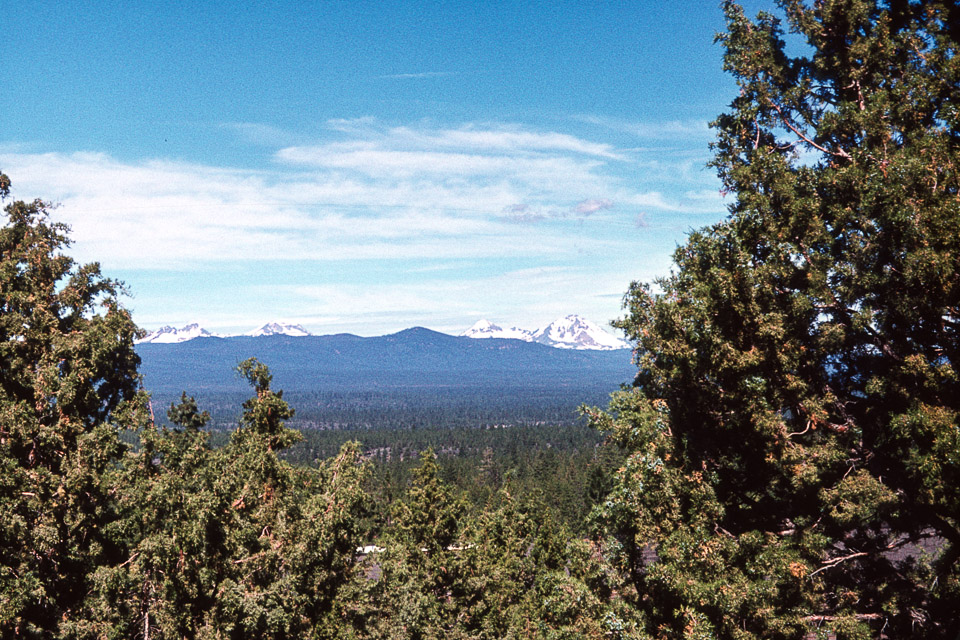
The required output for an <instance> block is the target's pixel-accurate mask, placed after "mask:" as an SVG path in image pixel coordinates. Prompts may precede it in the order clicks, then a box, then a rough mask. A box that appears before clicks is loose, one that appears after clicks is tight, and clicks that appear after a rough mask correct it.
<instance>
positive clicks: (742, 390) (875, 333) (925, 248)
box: [594, 0, 960, 638]
mask: <svg viewBox="0 0 960 640" xmlns="http://www.w3.org/2000/svg"><path fill="white" fill-rule="evenodd" d="M779 4H780V5H781V8H782V10H783V11H784V13H785V14H786V17H787V20H788V23H789V28H790V30H791V31H792V32H793V33H794V34H796V37H797V38H800V39H802V40H803V41H804V42H805V43H806V48H803V47H802V46H801V47H800V48H799V49H798V52H797V54H796V55H791V54H790V53H789V52H788V47H787V46H786V44H785V42H784V34H783V32H782V31H781V24H780V21H779V20H778V19H777V18H775V17H773V16H771V15H768V14H761V15H760V16H759V17H758V18H757V19H756V20H755V21H751V20H749V19H747V18H746V17H745V16H744V14H743V12H742V10H741V9H740V7H738V6H737V5H735V4H733V3H732V2H727V3H725V5H724V8H725V11H726V14H727V21H728V30H727V33H725V34H723V35H722V36H720V37H719V40H720V42H721V43H722V44H723V46H724V47H725V49H726V56H725V68H726V70H727V71H729V72H731V73H732V74H733V75H734V77H735V78H736V79H737V82H738V84H739V87H740V93H739V95H738V96H737V98H736V99H735V100H734V101H733V103H732V105H731V110H730V112H729V113H727V114H724V115H722V116H721V117H720V118H719V119H718V120H717V122H716V123H715V127H716V129H717V132H718V137H717V142H716V143H715V144H714V151H715V159H714V163H713V164H714V166H715V167H716V168H717V170H718V173H719V175H720V177H721V179H722V180H723V184H724V188H725V190H726V191H727V192H729V193H730V194H733V196H734V198H733V201H732V204H731V205H730V217H729V219H728V220H726V221H725V222H723V223H720V224H718V225H716V226H714V227H711V228H709V229H706V230H703V231H699V232H696V233H693V234H691V236H690V238H689V240H688V242H687V243H686V245H684V246H683V247H681V248H680V249H678V250H677V252H676V254H675V256H674V259H675V262H676V270H675V272H674V273H673V274H672V275H671V276H670V277H669V278H665V279H663V280H660V281H658V282H657V288H656V290H654V289H652V288H650V287H648V286H644V285H639V284H634V285H633V286H632V287H631V290H630V291H629V293H628V294H627V297H626V307H627V309H628V311H629V315H628V317H627V318H626V319H625V320H623V321H621V323H620V326H621V327H622V328H623V329H625V330H626V331H627V333H628V335H629V336H630V337H631V338H632V339H634V340H635V341H636V343H637V347H638V348H637V364H638V366H639V372H638V375H637V379H636V389H635V390H633V391H629V392H624V393H621V394H620V395H619V396H618V397H617V398H616V399H615V400H614V402H613V404H612V405H611V409H610V411H611V414H610V415H599V414H597V415H595V416H594V420H595V422H596V423H597V425H598V426H600V427H601V428H606V429H611V430H613V432H614V434H615V435H614V437H615V438H616V439H617V440H618V441H619V442H621V443H622V444H623V445H625V446H626V447H628V448H629V449H630V450H631V451H632V452H633V453H632V455H631V456H630V458H629V459H628V461H627V463H626V464H625V465H624V466H623V467H622V468H621V470H620V472H619V474H618V481H617V484H616V487H615V489H614V490H613V492H612V493H611V495H610V496H609V498H608V500H607V501H606V502H605V503H604V504H602V505H601V507H600V508H599V509H598V511H597V519H598V522H599V523H601V524H602V525H603V527H604V529H605V531H606V533H607V534H608V535H609V540H608V546H607V548H608V549H609V550H610V554H611V558H612V560H613V561H614V562H615V563H616V564H617V566H618V567H620V569H621V570H622V571H623V573H624V575H626V576H628V577H629V581H630V582H631V583H632V590H631V591H629V592H625V594H626V595H627V596H628V597H632V598H635V602H634V606H635V607H636V608H637V609H638V610H640V611H642V613H643V616H644V619H645V620H646V625H647V627H646V629H647V632H648V633H649V634H650V635H652V636H657V637H676V638H680V637H718V638H760V637H763V638H802V637H804V636H805V634H807V633H808V632H809V631H810V630H811V629H812V628H813V627H817V628H819V629H820V630H821V631H824V632H826V631H827V630H829V629H832V630H833V632H835V633H837V634H838V635H839V636H840V637H850V638H852V637H875V635H876V634H877V633H880V630H881V629H883V633H886V634H889V635H890V637H905V636H908V635H911V634H916V633H922V634H923V635H924V637H929V638H935V637H943V638H947V637H949V638H952V637H954V636H955V635H956V634H957V633H958V631H960V616H958V614H957V612H956V609H955V603H956V602H957V601H958V598H960V565H958V562H957V560H958V557H960V493H958V486H960V485H958V484H957V482H956V479H957V475H958V473H960V449H958V445H960V440H958V435H957V434H958V411H960V405H958V402H960V393H958V392H960V388H958V378H957V371H956V365H957V361H958V357H960V340H958V333H957V327H958V326H960V325H958V324H957V323H958V322H960V312H958V310H960V275H958V274H960V269H958V267H960V231H958V230H960V226H958V222H960V200H958V189H960V174H958V160H960V127H958V125H960V111H958V109H957V105H958V104H960V57H958V55H957V54H958V41H957V39H956V31H957V25H958V22H960V10H958V9H957V7H956V6H955V4H954V3H946V2H943V3H941V2H924V3H911V2H908V1H906V0H903V1H891V2H889V3H879V2H875V1H869V0H853V1H850V0H842V1H841V0H825V1H824V2H817V3H815V4H814V5H813V6H807V5H806V4H805V3H803V2H801V1H800V0H783V1H782V2H780V3H779ZM921 630H922V631H921Z"/></svg>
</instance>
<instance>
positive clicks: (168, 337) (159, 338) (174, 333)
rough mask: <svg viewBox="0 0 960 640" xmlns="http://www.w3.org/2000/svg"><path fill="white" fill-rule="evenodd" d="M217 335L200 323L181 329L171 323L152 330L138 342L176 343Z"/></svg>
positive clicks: (193, 323)
mask: <svg viewBox="0 0 960 640" xmlns="http://www.w3.org/2000/svg"><path fill="white" fill-rule="evenodd" d="M215 337H217V336H216V335H214V334H212V333H210V332H209V331H207V330H206V329H204V328H203V327H201V326H200V324H199V323H196V322H192V323H190V324H188V325H186V326H183V327H181V328H179V329H177V328H175V327H171V326H169V325H168V326H165V327H160V328H159V329H157V330H156V331H151V332H150V333H148V334H147V335H145V336H144V337H143V338H141V339H140V340H137V344H144V343H153V344H174V343H177V342H186V341H187V340H193V339H194V338H215Z"/></svg>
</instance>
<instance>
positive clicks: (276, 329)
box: [243, 322, 313, 338]
mask: <svg viewBox="0 0 960 640" xmlns="http://www.w3.org/2000/svg"><path fill="white" fill-rule="evenodd" d="M243 335H245V336H253V337H258V336H294V337H297V338H300V337H303V336H309V335H313V334H311V333H310V332H309V331H307V330H306V329H304V328H303V327H302V326H301V325H299V324H289V323H286V322H268V323H267V324H265V325H263V326H262V327H260V328H258V329H254V330H253V331H249V332H247V333H245V334H243Z"/></svg>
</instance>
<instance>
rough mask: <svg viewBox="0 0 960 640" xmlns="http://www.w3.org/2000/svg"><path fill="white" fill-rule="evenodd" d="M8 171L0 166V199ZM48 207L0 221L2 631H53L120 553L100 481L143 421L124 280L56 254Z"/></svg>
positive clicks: (59, 247) (37, 205) (23, 209)
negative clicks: (98, 570)
mask: <svg viewBox="0 0 960 640" xmlns="http://www.w3.org/2000/svg"><path fill="white" fill-rule="evenodd" d="M9 188H10V181H9V179H8V178H7V177H6V176H5V175H2V174H0V196H2V197H3V198H6V197H8V196H9ZM49 209H50V207H49V205H47V204H46V203H44V202H42V201H40V200H34V201H33V202H24V201H20V200H14V201H12V202H11V203H9V204H8V205H7V206H6V207H5V208H4V211H5V214H6V218H7V222H6V225H5V226H4V227H3V228H0V635H3V636H4V637H11V636H14V635H19V636H44V637H58V636H60V635H69V634H72V633H74V632H76V629H77V625H79V624H80V620H81V619H82V618H83V617H85V613H84V608H83V607H84V600H85V598H86V596H87V593H88V591H89V588H90V576H91V574H92V572H93V570H94V568H95V567H96V566H98V565H104V564H110V563H112V562H115V561H117V560H118V559H119V557H120V556H121V551H122V550H121V548H120V546H119V545H118V543H117V541H116V540H115V539H114V538H113V537H112V535H111V533H110V531H111V524H112V523H113V522H115V520H116V513H115V510H114V503H113V500H112V498H111V496H110V490H109V486H107V478H108V475H109V473H108V472H109V471H110V470H111V469H112V468H113V467H114V466H115V465H116V463H117V461H118V460H119V459H120V457H121V455H122V452H123V446H122V444H121V442H120V440H119V437H118V431H119V430H120V429H123V428H127V427H131V426H134V425H136V424H138V423H139V421H140V420H141V419H142V418H143V417H144V406H145V405H144V396H143V395H142V394H139V393H138V385H139V377H138V374H137V366H138V364H139V358H138V357H137V354H136V352H135V351H134V348H133V341H134V338H135V337H136V336H137V335H138V333H137V328H136V326H135V325H134V323H133V321H132V320H131V318H130V314H129V313H128V312H127V311H126V310H125V309H124V308H123V307H122V306H121V305H120V303H119V301H118V295H119V294H120V285H119V283H117V282H115V281H113V280H109V279H107V278H104V277H103V276H102V275H101V273H100V268H99V266H98V265H96V264H87V265H82V266H78V265H77V264H75V263H74V261H73V260H72V259H71V258H70V257H69V256H67V255H65V254H64V253H63V251H64V250H65V248H66V247H67V246H68V245H69V240H68V238H67V231H68V229H67V227H66V226H65V225H63V224H61V223H55V222H51V221H50V219H49Z"/></svg>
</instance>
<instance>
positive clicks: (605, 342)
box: [533, 315, 630, 349]
mask: <svg viewBox="0 0 960 640" xmlns="http://www.w3.org/2000/svg"><path fill="white" fill-rule="evenodd" d="M533 339H534V340H535V341H536V342H539V343H541V344H546V345H549V346H551V347H558V348H560V349H627V348H629V347H630V345H629V344H628V343H627V342H626V341H624V340H621V339H620V338H618V337H616V336H613V335H611V334H609V333H607V331H606V330H605V329H603V328H602V327H601V326H600V325H598V324H596V323H594V322H591V321H589V320H587V319H586V318H583V317H581V316H578V315H568V316H564V317H563V318H558V319H556V320H554V321H553V322H551V323H550V324H548V325H547V326H545V327H543V328H542V329H538V330H537V331H535V332H534V333H533Z"/></svg>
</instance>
